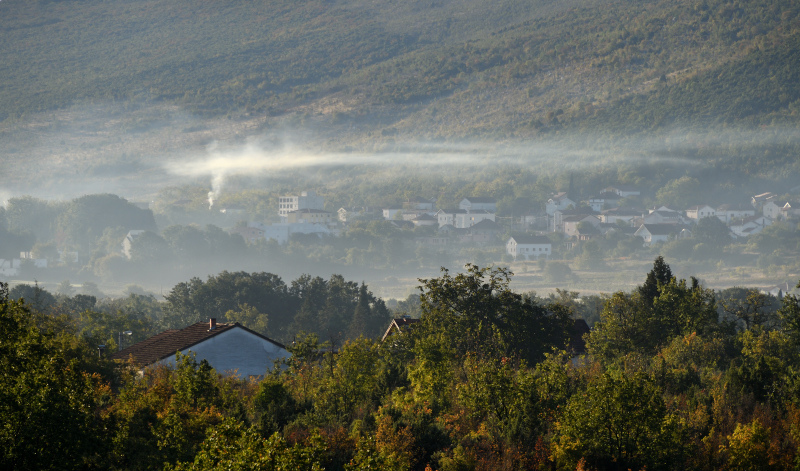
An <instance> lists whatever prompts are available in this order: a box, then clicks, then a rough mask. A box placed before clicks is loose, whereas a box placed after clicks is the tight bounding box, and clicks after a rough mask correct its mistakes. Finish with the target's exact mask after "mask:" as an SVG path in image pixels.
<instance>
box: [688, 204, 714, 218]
mask: <svg viewBox="0 0 800 471" xmlns="http://www.w3.org/2000/svg"><path fill="white" fill-rule="evenodd" d="M716 215H717V210H716V209H714V208H712V207H711V206H709V205H707V204H700V205H697V206H692V207H690V208H687V209H686V217H687V218H689V219H694V220H695V221H699V220H701V219H703V218H713V217H716Z"/></svg>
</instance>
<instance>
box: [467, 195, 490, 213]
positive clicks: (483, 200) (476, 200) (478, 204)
mask: <svg viewBox="0 0 800 471" xmlns="http://www.w3.org/2000/svg"><path fill="white" fill-rule="evenodd" d="M458 208H459V209H464V210H466V211H475V210H483V211H489V212H490V213H496V212H497V200H496V199H494V198H492V197H489V196H470V197H468V198H464V199H463V200H461V202H459V203H458Z"/></svg>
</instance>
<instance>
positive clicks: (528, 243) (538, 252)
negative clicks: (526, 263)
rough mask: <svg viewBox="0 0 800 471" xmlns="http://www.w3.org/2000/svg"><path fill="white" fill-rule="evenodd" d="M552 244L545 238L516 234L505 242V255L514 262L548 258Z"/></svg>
mask: <svg viewBox="0 0 800 471" xmlns="http://www.w3.org/2000/svg"><path fill="white" fill-rule="evenodd" d="M552 249H553V243H552V242H550V239H548V238H547V237H545V236H537V235H529V234H518V235H514V236H511V238H510V239H508V242H506V253H508V254H509V255H511V256H512V257H514V260H518V259H521V260H532V259H534V260H535V259H539V258H545V259H547V258H550V253H551V252H552Z"/></svg>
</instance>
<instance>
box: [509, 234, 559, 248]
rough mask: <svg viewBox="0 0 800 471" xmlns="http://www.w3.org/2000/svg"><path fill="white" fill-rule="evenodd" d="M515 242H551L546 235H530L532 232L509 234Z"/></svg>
mask: <svg viewBox="0 0 800 471" xmlns="http://www.w3.org/2000/svg"><path fill="white" fill-rule="evenodd" d="M511 238H512V239H514V241H516V243H517V244H535V245H541V244H552V242H551V241H550V239H548V238H547V237H546V236H540V235H532V234H516V235H513V236H511Z"/></svg>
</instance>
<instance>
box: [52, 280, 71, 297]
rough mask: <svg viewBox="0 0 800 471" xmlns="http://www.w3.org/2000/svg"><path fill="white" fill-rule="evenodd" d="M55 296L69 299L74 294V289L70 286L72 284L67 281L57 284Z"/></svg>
mask: <svg viewBox="0 0 800 471" xmlns="http://www.w3.org/2000/svg"><path fill="white" fill-rule="evenodd" d="M56 294H58V295H61V296H66V297H70V296H72V295H73V294H75V287H73V286H72V283H70V282H69V280H64V281H62V282H61V283H59V285H58V287H57V288H56Z"/></svg>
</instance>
